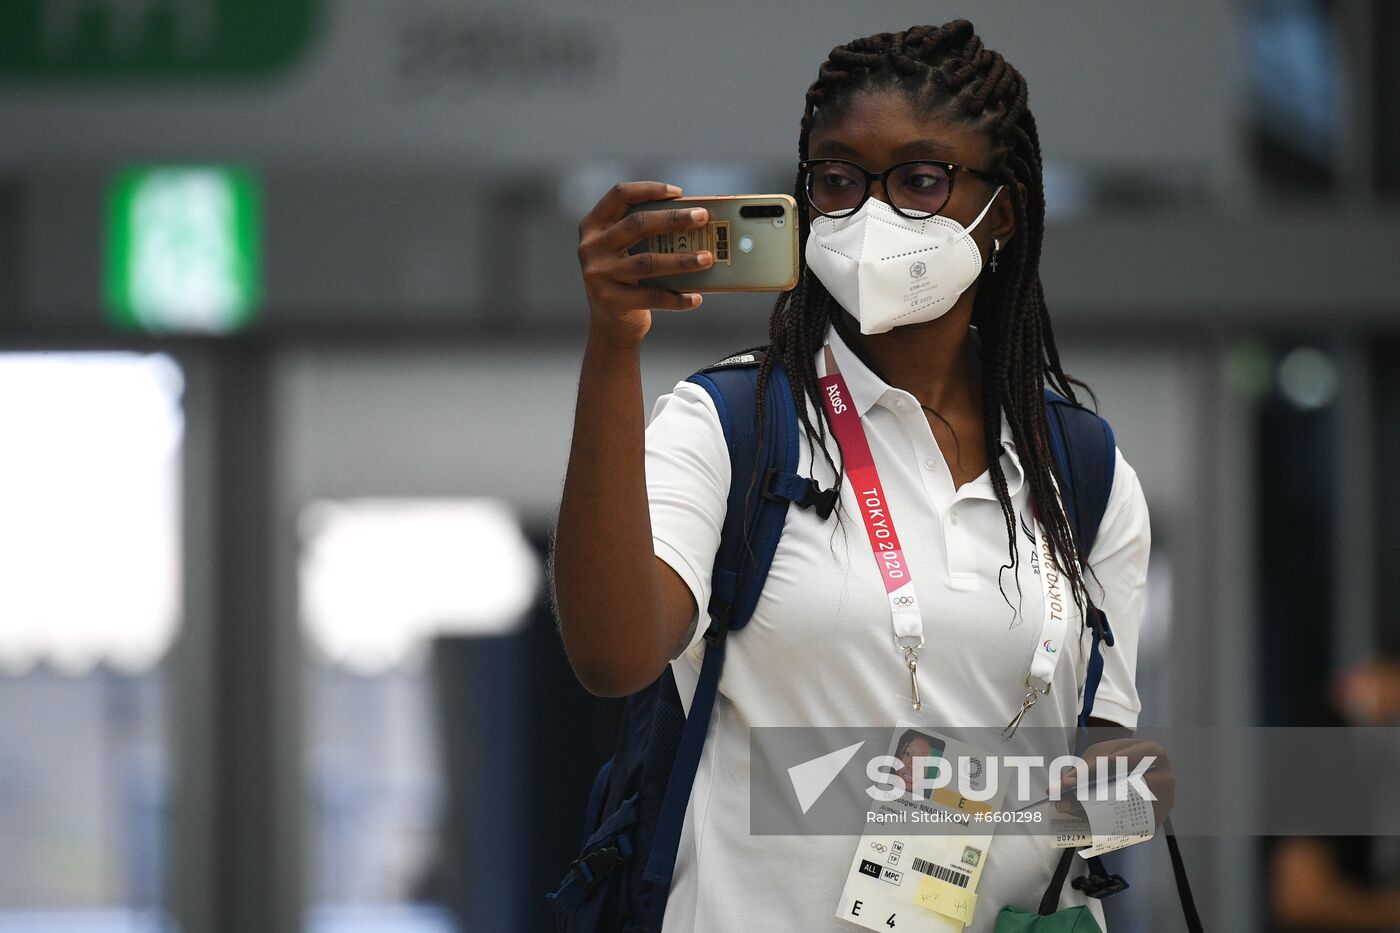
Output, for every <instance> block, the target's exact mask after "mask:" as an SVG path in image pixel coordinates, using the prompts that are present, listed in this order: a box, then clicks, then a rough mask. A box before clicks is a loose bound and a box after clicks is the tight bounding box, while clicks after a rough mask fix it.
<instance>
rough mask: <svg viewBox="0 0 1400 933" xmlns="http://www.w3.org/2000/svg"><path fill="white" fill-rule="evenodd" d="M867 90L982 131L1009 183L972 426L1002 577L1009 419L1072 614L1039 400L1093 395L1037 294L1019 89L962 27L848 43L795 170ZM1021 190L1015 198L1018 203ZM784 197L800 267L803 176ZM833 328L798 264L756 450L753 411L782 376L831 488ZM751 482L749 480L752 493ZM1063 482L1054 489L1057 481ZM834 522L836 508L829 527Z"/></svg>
mask: <svg viewBox="0 0 1400 933" xmlns="http://www.w3.org/2000/svg"><path fill="white" fill-rule="evenodd" d="M871 90H900V91H903V92H904V94H905V95H906V96H907V98H908V99H909V100H910V101H911V102H912V103H914V104H915V105H916V106H917V107H919V108H920V112H921V113H924V114H928V113H932V112H934V111H937V112H938V113H939V114H940V115H941V116H942V115H946V118H947V119H950V120H955V121H958V122H961V123H965V124H968V125H971V126H973V127H975V128H977V129H979V130H980V131H982V132H984V133H986V134H987V135H988V137H989V138H990V140H991V142H992V150H993V157H992V165H991V168H990V173H991V174H993V175H995V176H996V177H997V178H998V179H999V180H1001V181H1003V182H1005V183H1006V186H1007V189H1008V191H1009V193H1010V194H1011V196H1012V203H1013V205H1014V211H1015V221H1016V230H1017V231H1018V233H1019V235H1018V236H1014V237H1012V238H1011V242H1010V243H1008V244H1007V245H1006V246H1005V247H1004V248H1003V249H1002V250H1001V252H1000V253H999V254H998V257H999V263H1004V266H999V271H998V274H997V275H996V276H995V277H988V278H987V279H986V280H984V281H983V282H982V283H981V286H980V287H979V288H978V290H977V293H976V297H975V302H974V308H973V312H972V323H973V324H974V325H975V326H976V327H977V329H978V334H979V336H980V338H981V344H982V359H983V368H982V371H983V377H982V422H983V428H984V438H985V441H986V452H987V463H988V471H989V473H990V476H991V480H992V486H993V489H994V490H995V492H996V497H997V501H998V502H999V503H1000V504H1001V510H1002V514H1003V516H1004V518H1005V523H1006V534H1007V539H1008V542H1007V551H1008V558H1009V562H1008V563H1007V564H1005V565H1003V566H1002V568H1001V569H1002V571H1003V572H1004V571H1006V570H1011V571H1013V576H1014V572H1015V569H1016V566H1017V563H1018V560H1017V546H1016V524H1017V523H1016V521H1015V518H1014V515H1013V510H1012V506H1011V497H1010V493H1009V491H1008V487H1007V483H1006V476H1005V474H1004V472H1003V470H1002V468H1001V461H1000V456H999V454H1000V449H999V448H1000V438H1001V419H1002V413H1003V412H1005V415H1006V418H1007V421H1008V423H1009V425H1010V429H1011V436H1012V438H1013V439H1014V441H1015V443H1016V447H1017V450H1018V451H1019V452H1020V458H1021V462H1022V466H1023V469H1024V471H1025V474H1026V477H1027V479H1028V481H1029V485H1030V498H1031V507H1032V509H1033V510H1034V512H1035V515H1036V517H1037V518H1039V519H1040V521H1041V522H1042V525H1043V527H1044V529H1045V534H1046V535H1047V537H1048V538H1049V543H1050V547H1051V548H1052V550H1053V552H1054V556H1055V559H1056V562H1057V563H1058V564H1059V565H1060V567H1061V568H1062V569H1063V571H1064V575H1065V577H1066V578H1067V579H1068V580H1069V583H1070V590H1071V593H1072V594H1073V597H1074V600H1075V603H1076V605H1077V606H1078V607H1079V609H1080V611H1081V613H1082V612H1083V611H1084V609H1085V606H1086V604H1087V603H1088V594H1087V591H1086V589H1085V585H1084V580H1083V576H1082V572H1081V569H1080V567H1079V562H1078V560H1077V558H1076V556H1075V543H1074V536H1073V532H1072V530H1071V528H1070V524H1069V521H1068V519H1067V518H1066V516H1065V513H1064V511H1063V509H1062V508H1061V507H1060V502H1059V499H1058V497H1057V495H1056V492H1055V489H1056V486H1055V481H1056V480H1055V478H1054V477H1053V476H1052V471H1053V470H1055V469H1056V467H1055V465H1054V458H1053V456H1052V455H1051V453H1050V450H1049V445H1048V443H1047V438H1048V437H1049V431H1048V427H1047V425H1046V421H1045V401H1044V389H1045V387H1046V385H1047V384H1048V385H1050V386H1052V387H1053V388H1054V389H1056V390H1057V391H1058V392H1059V393H1060V394H1062V395H1064V396H1065V397H1066V398H1068V399H1069V400H1070V401H1072V402H1075V403H1078V399H1077V398H1076V396H1075V392H1074V386H1076V385H1077V386H1080V387H1081V388H1083V389H1085V390H1086V391H1089V394H1090V396H1091V397H1092V395H1093V393H1092V391H1090V390H1089V388H1088V386H1086V385H1085V384H1084V383H1082V382H1080V381H1079V380H1077V379H1074V378H1073V377H1071V376H1068V375H1066V374H1065V372H1064V370H1063V368H1062V367H1061V366H1060V355H1059V351H1058V350H1057V349H1056V346H1055V337H1054V334H1053V332H1052V331H1051V327H1050V315H1049V313H1048V311H1047V310H1046V307H1045V293H1044V290H1043V288H1042V287H1041V283H1040V247H1041V239H1042V236H1043V233H1044V226H1045V194H1044V186H1043V183H1042V179H1041V157H1040V139H1039V136H1038V134H1037V132H1036V125H1035V118H1034V117H1033V116H1032V115H1031V112H1030V110H1029V108H1028V107H1027V106H1026V97H1027V89H1026V80H1025V78H1023V77H1022V76H1021V73H1020V72H1018V71H1017V70H1016V69H1015V68H1013V67H1012V66H1011V65H1009V64H1008V63H1007V62H1006V60H1005V59H1003V58H1002V57H1001V55H1000V54H998V53H996V52H993V51H991V50H990V49H987V48H985V47H984V46H983V45H982V40H981V39H980V38H978V36H977V34H976V33H975V32H973V27H972V24H971V23H970V22H968V21H967V20H965V19H957V20H953V21H952V22H949V23H946V24H945V25H943V26H936V27H935V26H914V27H911V28H909V29H907V30H905V31H904V32H897V33H887V32H885V33H878V34H876V35H872V36H866V37H865V38H862V39H856V40H854V41H852V42H849V43H847V44H846V45H840V46H837V47H836V48H834V49H832V50H831V54H830V55H829V56H828V58H827V60H826V61H825V62H823V63H822V65H821V68H820V70H819V71H818V75H817V80H816V81H815V82H813V84H812V85H811V87H810V88H808V90H807V104H806V110H805V112H804V113H803V115H802V129H801V134H800V136H799V139H798V147H797V148H798V157H799V159H806V158H807V155H808V151H807V142H808V137H809V136H810V134H811V130H812V126H813V122H814V119H820V120H830V119H833V118H835V117H836V116H838V115H839V114H840V113H841V112H842V109H843V106H844V105H845V104H846V103H848V102H849V100H850V98H851V97H852V96H853V95H854V94H855V93H856V92H858V91H871ZM1018 183H1019V184H1018ZM1020 186H1024V192H1025V193H1024V196H1023V195H1022V189H1021V187H1020ZM793 187H794V194H795V196H796V199H797V203H798V211H799V213H798V223H799V228H798V229H799V237H800V240H801V248H800V249H799V250H798V255H799V256H804V255H805V248H806V241H807V233H808V213H807V211H808V206H807V201H806V196H805V192H804V191H803V184H802V174H801V172H799V173H798V176H797V180H796V182H795V184H794V186H793ZM1001 268H1004V269H1005V272H1004V273H1003V272H1001V271H1000V269H1001ZM829 323H830V324H834V325H835V326H836V327H837V328H839V329H840V330H841V331H842V332H843V333H845V332H846V329H845V325H844V322H843V320H842V315H841V312H840V306H839V305H838V304H837V302H836V300H835V299H834V298H833V297H832V296H831V294H830V293H829V292H828V291H827V290H826V288H825V287H824V286H823V285H822V284H821V282H820V281H819V280H818V279H817V278H816V277H815V276H814V275H813V274H812V272H811V270H810V269H809V268H808V267H807V264H806V261H805V259H802V260H801V266H800V272H799V276H798V283H797V286H796V287H795V288H793V289H792V290H791V291H788V292H784V293H783V294H782V295H780V296H779V298H778V301H777V304H776V305H775V306H774V308H773V312H772V315H771V317H770V319H769V328H768V336H769V346H768V353H767V354H766V355H765V356H764V359H763V363H762V365H761V367H760V369H759V374H758V418H759V425H760V427H759V436H760V437H763V436H764V433H763V429H762V425H763V419H764V414H765V413H764V404H763V402H764V397H765V393H766V391H767V385H768V381H769V377H770V374H771V372H772V369H773V366H774V364H775V362H776V361H779V360H781V362H782V364H783V367H784V369H785V370H786V371H787V373H788V375H789V379H790V382H791V387H792V396H793V402H794V403H795V405H796V407H797V411H798V414H799V417H800V418H801V421H802V428H803V431H804V433H805V434H806V436H807V437H808V438H809V439H810V440H811V442H812V448H813V450H821V452H822V455H823V456H824V457H825V458H826V461H827V464H828V465H829V466H831V468H832V472H833V473H835V474H837V480H836V483H837V487H838V488H839V487H840V485H841V482H842V478H843V476H844V466H843V469H842V470H841V471H839V472H838V471H837V469H836V465H835V463H834V462H833V460H832V457H831V454H830V452H829V451H828V450H827V448H826V444H825V438H826V432H827V429H828V422H827V415H826V410H825V408H824V406H823V404H822V402H821V398H820V391H819V383H818V376H817V371H816V364H815V358H816V351H817V350H818V349H820V347H821V345H822V341H823V338H824V336H825V333H826V328H827V325H828V324H829ZM847 342H848V343H849V342H850V341H849V340H848V341H847ZM857 352H858V351H857ZM808 398H810V399H811V400H812V403H813V407H814V409H815V410H816V411H817V412H818V413H819V416H818V419H817V423H816V424H814V423H813V421H812V419H811V418H810V417H809V414H808V410H807V405H806V399H808ZM756 481H757V474H756V473H755V476H754V477H753V482H756ZM1059 481H1060V482H1061V484H1063V478H1060V480H1059ZM839 511H840V506H839V497H838V515H839ZM838 524H839V519H838ZM1017 579H1018V588H1019V578H1017ZM1008 602H1009V601H1008Z"/></svg>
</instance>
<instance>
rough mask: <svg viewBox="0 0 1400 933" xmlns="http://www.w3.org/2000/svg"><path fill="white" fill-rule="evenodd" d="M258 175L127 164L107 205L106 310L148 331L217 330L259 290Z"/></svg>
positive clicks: (242, 314) (238, 322)
mask: <svg viewBox="0 0 1400 933" xmlns="http://www.w3.org/2000/svg"><path fill="white" fill-rule="evenodd" d="M260 225H261V209H260V198H259V195H258V185H257V180H256V179H255V178H254V177H253V175H252V174H251V173H250V172H248V171H246V170H244V169H239V168H229V167H222V166H189V167H157V168H140V169H130V170H128V171H126V172H124V173H122V174H121V175H120V176H118V178H117V180H116V182H115V183H114V184H113V186H112V189H111V194H110V195H109V198H108V204H107V283H106V292H107V308H108V312H109V314H110V315H111V317H112V320H113V322H114V323H115V324H117V325H118V326H120V327H123V328H126V329H139V330H146V331H152V332H165V331H195V332H203V333H225V332H228V331H232V330H237V329H239V328H241V327H244V326H246V325H247V323H248V321H249V319H250V318H251V317H252V315H253V312H254V311H255V310H256V308H257V304H258V301H259V299H260V297H261V290H262V289H261V283H262V270H261V262H262V256H261V240H262V235H261V229H260Z"/></svg>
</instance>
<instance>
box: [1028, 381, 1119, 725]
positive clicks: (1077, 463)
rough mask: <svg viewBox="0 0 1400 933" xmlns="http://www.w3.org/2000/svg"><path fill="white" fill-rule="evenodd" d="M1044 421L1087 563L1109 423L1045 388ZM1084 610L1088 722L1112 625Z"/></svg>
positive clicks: (1110, 457)
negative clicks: (1088, 640)
mask: <svg viewBox="0 0 1400 933" xmlns="http://www.w3.org/2000/svg"><path fill="white" fill-rule="evenodd" d="M1045 422H1046V424H1047V425H1049V427H1050V451H1051V453H1052V454H1053V455H1054V461H1055V467H1056V472H1057V476H1056V479H1057V480H1058V482H1059V484H1060V490H1061V493H1062V498H1063V500H1064V506H1065V513H1066V515H1067V516H1068V518H1069V526H1070V531H1071V532H1072V533H1073V535H1074V544H1075V550H1076V551H1077V552H1078V553H1079V562H1080V564H1081V566H1086V567H1087V566H1088V562H1089V553H1090V552H1091V551H1092V550H1093V548H1094V539H1095V538H1096V537H1097V536H1098V533H1099V525H1100V524H1102V523H1103V516H1104V513H1105V512H1106V511H1107V510H1108V496H1109V493H1110V492H1112V491H1113V468H1114V466H1115V464H1116V463H1117V460H1118V455H1117V450H1118V446H1117V442H1116V441H1115V440H1114V437H1113V428H1112V427H1110V426H1109V423H1108V422H1107V421H1105V420H1104V419H1102V418H1100V417H1099V416H1098V415H1096V414H1094V413H1093V412H1092V411H1090V410H1089V409H1087V408H1083V407H1081V406H1079V405H1075V404H1074V403H1073V402H1071V401H1070V400H1069V399H1067V398H1065V397H1064V396H1063V395H1060V394H1059V393H1058V392H1055V391H1054V390H1053V389H1046V390H1045ZM1086 615H1087V618H1086V619H1085V624H1087V625H1088V626H1089V628H1090V630H1091V631H1092V632H1093V636H1094V642H1093V646H1092V648H1091V649H1090V652H1089V669H1088V672H1087V673H1086V675H1085V679H1084V701H1083V703H1082V704H1081V706H1080V712H1079V725H1080V726H1085V725H1088V722H1089V716H1090V714H1091V713H1092V712H1093V710H1094V697H1095V695H1097V693H1098V690H1099V682H1100V681H1101V680H1102V679H1103V645H1108V646H1109V647H1112V646H1113V630H1112V629H1110V628H1109V626H1108V616H1106V615H1104V612H1103V610H1102V609H1100V608H1099V607H1098V606H1094V605H1092V604H1091V605H1090V606H1089V607H1088V611H1087V613H1086Z"/></svg>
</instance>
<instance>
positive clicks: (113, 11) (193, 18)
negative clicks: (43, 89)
mask: <svg viewBox="0 0 1400 933" xmlns="http://www.w3.org/2000/svg"><path fill="white" fill-rule="evenodd" d="M316 7H317V2H316V0H0V78H9V79H12V80H13V79H29V78H99V77H100V78H119V77H136V78H143V77H157V78H160V77H174V78H179V77H201V76H211V75H212V76H219V75H258V74H263V73H266V72H269V71H271V70H273V69H275V68H277V67H279V66H281V65H285V64H286V63H288V62H290V61H292V60H293V59H294V58H295V57H296V55H297V53H298V52H300V51H301V50H302V49H303V48H305V47H306V44H307V40H308V39H309V38H310V36H311V33H312V29H313V26H314V24H315V19H316Z"/></svg>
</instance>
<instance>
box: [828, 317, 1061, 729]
mask: <svg viewBox="0 0 1400 933" xmlns="http://www.w3.org/2000/svg"><path fill="white" fill-rule="evenodd" d="M823 360H824V362H825V364H826V375H825V376H823V377H822V378H821V380H820V385H821V392H822V403H823V404H824V405H825V406H826V412H827V415H828V417H829V418H830V419H831V430H832V433H833V434H835V435H836V440H837V441H838V442H839V443H840V445H841V455H842V460H843V462H844V463H845V467H846V473H847V474H848V475H849V476H850V477H851V482H852V487H853V488H854V489H855V493H856V499H857V501H858V502H859V504H860V514H861V518H862V519H863V520H864V522H865V530H866V534H867V535H868V537H869V538H870V547H871V549H872V550H873V551H874V552H875V563H876V565H877V566H878V567H879V568H880V574H881V576H882V577H883V578H884V581H885V594H886V595H887V596H888V597H889V604H890V613H891V618H892V621H893V625H894V639H895V646H896V647H897V648H898V649H899V650H900V651H903V652H904V657H905V663H906V664H907V665H908V667H909V687H910V695H911V699H912V701H913V705H914V709H920V708H921V707H922V705H923V704H922V702H921V701H920V698H919V683H918V679H917V674H918V662H919V649H920V648H922V647H923V646H924V621H923V616H922V615H921V614H920V613H919V600H918V596H917V595H916V594H915V592H914V580H913V577H912V575H911V573H910V570H909V564H908V563H907V562H906V561H905V559H904V551H903V549H902V548H901V547H900V544H899V535H898V534H896V532H895V528H894V519H893V517H892V516H891V515H890V510H889V505H888V502H887V500H886V499H885V490H884V487H883V486H882V485H881V484H880V474H879V472H878V471H877V470H876V468H875V458H874V455H872V454H871V452H870V443H869V441H868V440H867V438H866V436H865V428H864V427H863V426H862V425H861V423H860V414H859V413H858V412H857V411H856V410H855V403H854V402H853V401H852V400H851V393H850V390H849V389H848V388H847V387H846V380H845V379H843V378H842V376H841V368H840V367H839V366H838V365H837V363H836V357H835V356H834V355H833V354H832V352H831V347H830V346H829V345H828V346H826V347H824V348H823ZM1031 567H1032V570H1033V571H1034V572H1035V573H1036V574H1037V575H1038V576H1039V577H1040V583H1041V590H1042V591H1043V593H1044V596H1045V614H1044V618H1043V619H1042V622H1041V628H1040V635H1039V636H1038V638H1037V644H1036V647H1035V654H1034V655H1033V656H1032V658H1031V667H1030V671H1029V672H1028V673H1027V674H1026V687H1027V692H1026V696H1025V698H1024V699H1023V700H1022V701H1021V708H1020V709H1019V710H1018V711H1017V713H1016V715H1015V717H1014V718H1013V719H1012V720H1011V722H1009V723H1008V724H1007V726H1006V728H1005V729H1003V730H1002V738H1004V739H1009V738H1011V736H1012V735H1014V734H1015V733H1016V729H1017V727H1018V726H1019V725H1020V724H1021V720H1022V719H1023V718H1024V717H1025V715H1026V713H1027V712H1029V711H1030V708H1031V707H1032V706H1034V705H1035V702H1036V698H1037V697H1038V696H1044V695H1045V694H1047V693H1049V692H1050V681H1051V679H1052V677H1053V676H1054V673H1055V663H1056V661H1057V660H1058V659H1059V650H1060V646H1061V644H1062V642H1063V640H1064V633H1065V626H1066V618H1065V602H1064V586H1063V578H1064V575H1063V574H1062V573H1061V572H1060V569H1059V565H1058V564H1057V563H1056V562H1055V559H1054V554H1053V553H1052V551H1051V549H1050V545H1049V542H1048V540H1047V539H1046V538H1045V535H1044V534H1043V533H1042V531H1041V525H1040V522H1039V521H1037V522H1036V538H1035V554H1034V555H1033V556H1032V562H1031Z"/></svg>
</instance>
